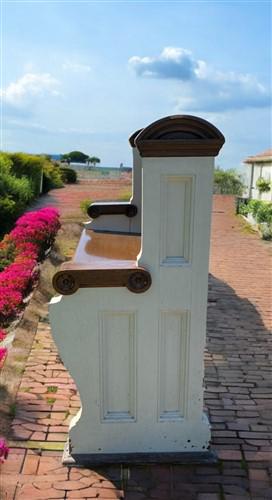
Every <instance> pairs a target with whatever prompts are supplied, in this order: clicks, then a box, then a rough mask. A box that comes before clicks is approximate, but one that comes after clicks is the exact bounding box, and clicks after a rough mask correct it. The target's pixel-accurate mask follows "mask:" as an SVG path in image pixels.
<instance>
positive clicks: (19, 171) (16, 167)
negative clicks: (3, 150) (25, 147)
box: [8, 153, 63, 197]
mask: <svg viewBox="0 0 272 500" xmlns="http://www.w3.org/2000/svg"><path fill="white" fill-rule="evenodd" d="M8 156H9V158H10V160H11V162H12V167H11V170H12V172H13V174H14V175H15V176H16V177H19V178H21V177H27V178H28V179H29V180H30V181H31V187H32V190H33V193H34V196H35V197H37V196H39V194H40V189H41V176H42V174H43V186H42V192H43V193H47V192H48V191H49V190H50V189H53V188H59V187H62V185H63V183H62V178H61V172H60V169H59V168H58V167H57V166H55V165H54V164H53V163H52V162H51V161H50V160H48V158H46V157H45V156H38V155H30V154H27V153H9V154H8Z"/></svg>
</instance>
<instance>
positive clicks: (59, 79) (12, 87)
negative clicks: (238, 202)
mask: <svg viewBox="0 0 272 500" xmlns="http://www.w3.org/2000/svg"><path fill="white" fill-rule="evenodd" d="M269 9H270V3H269V2H267V1H262V0H258V1H256V2H255V1H252V0H250V1H249V0H248V1H247V0H241V1H231V0H228V1H224V0H222V1H221V0H217V1H201V0H199V1H194V0H191V1H190V2H189V1H188V2H187V1H177V0H175V1H171V0H165V1H152V0H150V1H148V0H145V1H144V0H138V1H134V0H125V1H115V0H112V1H110V0H108V1H104V0H99V1H86V0H84V1H80V0H78V1H70V0H69V1H65V0H62V1H61V0H59V1H50V0H47V1H46V2H43V1H42V0H40V1H39V0H34V1H20V0H17V1H11V0H4V1H3V4H2V11H3V17H2V33H1V36H2V45H3V50H2V72H1V95H2V146H1V147H2V149H4V150H9V151H27V152H31V153H64V152H68V151H71V150H74V149H79V150H82V151H84V152H85V153H87V154H90V155H96V156H99V157H100V158H101V164H102V165H104V166H119V164H120V163H121V162H122V163H124V164H125V165H130V164H131V151H130V147H129V145H128V141H127V139H128V137H129V135H130V134H131V133H132V132H134V131H135V130H136V129H139V128H142V127H144V126H146V125H148V124H149V123H151V122H152V121H154V120H156V119H158V118H161V117H163V116H167V115H171V114H179V113H180V114H193V115H196V116H200V117H203V118H205V119H208V120H209V121H211V122H212V123H213V124H215V125H216V126H217V127H218V128H219V129H220V130H221V131H222V132H223V134H224V135H225V137H226V145H225V146H224V148H223V150H222V153H221V154H220V157H219V158H218V160H217V164H219V165H221V166H222V167H224V168H232V167H236V168H239V167H240V166H241V164H242V160H243V159H244V158H245V157H247V156H248V155H254V154H256V153H258V152H261V151H263V150H264V149H267V148H268V147H271V145H270V144H271V143H270V141H271V110H270V109H269V105H270V102H271V101H270V99H271V95H270V92H271V82H270V80H269V77H270V72H271V53H270V52H269V47H270V43H269V42H270V40H271V33H270V14H271V13H270V12H269Z"/></svg>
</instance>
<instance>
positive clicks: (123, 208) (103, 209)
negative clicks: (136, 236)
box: [87, 202, 138, 219]
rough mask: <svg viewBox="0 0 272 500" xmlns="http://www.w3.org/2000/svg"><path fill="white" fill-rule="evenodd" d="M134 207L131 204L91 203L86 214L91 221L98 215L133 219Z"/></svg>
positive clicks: (135, 209)
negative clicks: (124, 216)
mask: <svg viewBox="0 0 272 500" xmlns="http://www.w3.org/2000/svg"><path fill="white" fill-rule="evenodd" d="M137 211H138V209H137V207H136V205H132V204H131V203H120V202H119V203H114V202H110V203H92V204H91V205H90V206H89V207H88V209H87V213H88V215H89V217H91V219H96V218H97V217H99V216H100V215H120V214H122V215H126V216H127V217H135V215H136V214H137Z"/></svg>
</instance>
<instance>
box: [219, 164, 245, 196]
mask: <svg viewBox="0 0 272 500" xmlns="http://www.w3.org/2000/svg"><path fill="white" fill-rule="evenodd" d="M244 188H245V186H244V183H243V181H242V178H241V176H240V175H239V174H238V173H237V172H236V171H235V170H234V169H229V170H223V169H221V168H220V167H217V168H216V169H215V170H214V185H213V192H214V193H215V194H236V195H238V196H241V195H242V194H243V192H244Z"/></svg>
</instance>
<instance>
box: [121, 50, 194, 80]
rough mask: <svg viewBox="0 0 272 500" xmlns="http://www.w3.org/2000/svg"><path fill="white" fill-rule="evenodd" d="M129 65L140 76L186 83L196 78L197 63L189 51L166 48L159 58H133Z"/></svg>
mask: <svg viewBox="0 0 272 500" xmlns="http://www.w3.org/2000/svg"><path fill="white" fill-rule="evenodd" d="M129 65H130V66H131V67H132V68H133V69H134V70H135V72H136V74H137V75H138V76H144V77H152V78H176V79H180V80H185V81H186V80H190V79H192V78H193V77H194V69H195V67H196V62H195V61H194V60H193V58H192V54H191V52H190V51H189V50H186V49H182V48H178V47H165V48H164V49H163V51H162V53H161V54H160V55H159V56H158V57H142V58H141V57H138V56H133V57H131V58H130V59H129Z"/></svg>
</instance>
